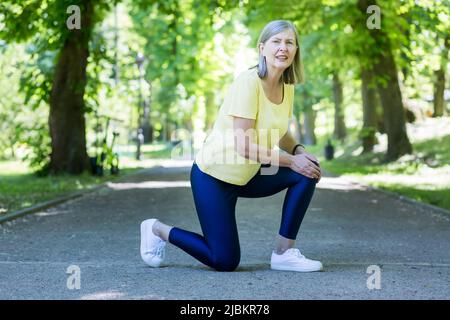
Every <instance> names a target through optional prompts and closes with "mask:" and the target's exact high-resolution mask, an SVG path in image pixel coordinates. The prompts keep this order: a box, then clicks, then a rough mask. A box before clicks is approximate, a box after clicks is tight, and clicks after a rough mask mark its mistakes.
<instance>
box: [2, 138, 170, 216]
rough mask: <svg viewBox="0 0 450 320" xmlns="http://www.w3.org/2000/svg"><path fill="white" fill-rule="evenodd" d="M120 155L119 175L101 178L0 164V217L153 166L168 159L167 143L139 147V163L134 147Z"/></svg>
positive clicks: (10, 162)
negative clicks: (38, 172) (50, 173)
mask: <svg viewBox="0 0 450 320" xmlns="http://www.w3.org/2000/svg"><path fill="white" fill-rule="evenodd" d="M123 149H126V150H128V151H127V152H128V153H127V152H125V151H124V152H123V153H121V155H120V159H121V160H120V168H121V171H120V174H119V175H111V174H110V173H109V172H108V171H107V170H105V175H104V176H102V177H96V176H92V175H91V174H89V173H87V172H86V173H84V174H82V175H79V176H71V175H62V176H48V177H38V176H36V175H35V174H34V173H33V172H31V171H30V169H29V168H28V166H27V165H26V164H25V163H23V162H20V161H0V214H5V213H9V212H13V211H16V210H19V209H23V208H26V207H29V206H32V205H35V204H38V203H41V202H44V201H48V200H51V199H54V198H57V197H61V196H64V195H67V194H70V193H72V192H76V191H80V190H85V189H88V188H91V187H94V186H96V185H99V184H102V183H104V182H107V181H113V180H115V179H117V178H120V177H123V176H124V175H126V174H129V173H131V172H135V171H137V170H139V169H142V168H146V167H150V166H153V165H155V164H156V163H157V162H155V160H157V159H163V158H170V150H171V146H170V145H169V144H161V143H160V144H152V145H144V146H143V147H142V157H141V159H142V160H141V161H137V160H135V159H134V157H135V147H133V146H130V147H124V148H123Z"/></svg>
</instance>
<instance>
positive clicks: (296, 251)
mask: <svg viewBox="0 0 450 320" xmlns="http://www.w3.org/2000/svg"><path fill="white" fill-rule="evenodd" d="M292 252H294V255H295V256H297V257H298V258H300V259H304V258H305V256H304V255H302V253H301V252H300V250H299V249H297V248H295V249H292Z"/></svg>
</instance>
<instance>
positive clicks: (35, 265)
mask: <svg viewBox="0 0 450 320" xmlns="http://www.w3.org/2000/svg"><path fill="white" fill-rule="evenodd" d="M166 164H167V166H158V167H155V168H151V169H148V170H145V171H143V172H140V173H139V174H137V175H133V176H129V177H126V179H125V181H126V182H121V183H115V184H110V185H109V187H105V188H101V189H99V190H97V191H96V192H93V193H90V194H87V195H84V196H83V197H81V198H78V199H76V200H73V201H70V202H66V203H64V204H62V205H59V206H57V207H54V208H51V209H48V210H46V211H45V212H39V213H36V214H33V215H29V216H26V217H23V218H20V219H16V220H14V221H11V222H7V223H4V224H2V225H0V299H230V300H234V299H262V300H265V299H449V298H450V214H447V213H445V212H440V211H435V210H432V209H425V208H424V207H421V206H418V205H414V204H411V203H408V202H405V201H401V200H399V199H397V198H395V197H392V196H390V195H387V194H384V193H381V192H377V191H373V190H365V188H364V187H361V186H359V185H357V184H353V183H349V182H346V181H344V180H343V179H340V178H331V177H324V178H322V180H321V182H320V183H319V184H318V189H317V192H316V193H315V195H314V198H313V200H312V203H311V206H310V208H309V211H308V213H307V215H306V217H305V219H304V221H303V224H302V228H301V229H300V233H299V240H298V244H299V246H300V247H301V250H302V252H303V253H304V254H305V255H306V256H310V257H312V258H315V259H320V260H321V261H322V262H323V264H324V266H325V271H324V272H318V273H293V272H280V271H272V270H270V269H269V259H270V252H271V248H272V245H273V243H274V240H275V237H276V234H277V229H278V225H279V220H280V209H281V206H282V201H283V198H284V194H285V191H283V192H281V193H279V194H277V195H274V196H272V197H268V198H261V199H244V198H240V199H239V200H238V204H237V220H238V228H239V234H240V242H241V249H242V250H241V251H242V259H241V264H240V266H239V268H238V270H237V271H235V272H231V273H230V272H216V271H213V270H212V269H209V268H208V267H205V266H204V265H202V264H201V263H199V262H197V261H196V260H194V259H193V258H191V257H190V256H188V255H187V254H185V253H184V252H182V251H181V250H180V249H178V248H176V247H174V246H171V245H169V246H168V249H167V260H166V263H167V267H164V268H160V269H152V268H149V267H147V266H146V265H145V264H143V262H142V261H141V259H140V256H139V241H140V240H139V238H140V235H139V224H140V222H141V221H142V220H144V219H146V218H150V217H157V218H160V219H161V220H162V221H164V222H167V223H169V224H174V225H176V226H179V227H183V228H187V229H189V230H192V231H196V232H199V231H200V228H199V224H198V221H197V217H196V214H195V207H194V203H193V199H192V193H191V190H190V187H189V170H190V167H189V163H188V164H187V165H186V166H178V167H170V166H169V165H170V164H171V162H167V163H166ZM172 164H173V163H172ZM71 265H75V266H77V267H78V268H79V270H80V275H81V277H80V289H73V290H70V289H68V287H67V279H68V277H70V276H71V275H70V274H68V273H66V272H67V269H68V267H69V266H71ZM370 265H376V266H378V267H379V268H380V274H381V278H380V279H381V282H380V285H381V288H380V289H376V288H375V289H372V290H370V289H368V286H367V281H368V277H371V276H372V278H373V277H374V275H375V274H368V273H367V268H368V267H369V266H370ZM75 268H76V267H75ZM372 278H371V279H372ZM369 283H371V284H376V282H375V281H369ZM72 284H76V282H72Z"/></svg>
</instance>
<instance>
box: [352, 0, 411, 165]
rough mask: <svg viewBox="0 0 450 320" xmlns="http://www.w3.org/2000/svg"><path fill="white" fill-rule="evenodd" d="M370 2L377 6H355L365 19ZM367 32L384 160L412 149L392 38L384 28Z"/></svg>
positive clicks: (365, 1)
mask: <svg viewBox="0 0 450 320" xmlns="http://www.w3.org/2000/svg"><path fill="white" fill-rule="evenodd" d="M371 5H377V3H376V1H374V0H358V3H357V6H358V9H359V10H360V12H361V16H362V17H363V18H364V19H363V21H364V22H365V20H366V17H367V8H368V7H369V6H371ZM382 12H383V11H382ZM382 17H383V16H382ZM383 20H384V19H383V18H382V21H383ZM359 25H360V26H361V25H362V26H364V27H365V26H366V24H365V23H360V24H359ZM367 34H368V36H369V37H370V38H371V39H372V40H373V42H374V44H375V46H374V47H373V48H371V50H370V51H369V52H367V53H366V54H369V55H370V57H371V59H372V61H373V63H374V64H373V72H374V75H375V77H376V81H377V88H378V93H379V95H380V99H381V104H382V106H383V111H384V113H383V114H384V123H385V125H386V132H387V136H388V149H387V154H386V160H388V161H392V160H396V159H398V158H399V157H400V156H402V155H404V154H408V153H411V152H412V146H411V143H410V142H409V139H408V135H407V132H406V125H405V115H404V111H403V102H402V94H401V91H400V87H399V82H398V77H397V66H396V63H395V59H394V55H393V51H392V46H391V40H390V39H389V37H388V35H387V34H386V33H385V32H384V31H383V29H382V28H381V29H377V28H374V29H369V30H368V31H367Z"/></svg>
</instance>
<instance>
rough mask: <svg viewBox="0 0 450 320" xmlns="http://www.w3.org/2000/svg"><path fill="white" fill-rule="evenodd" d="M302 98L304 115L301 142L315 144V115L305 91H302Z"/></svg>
mask: <svg viewBox="0 0 450 320" xmlns="http://www.w3.org/2000/svg"><path fill="white" fill-rule="evenodd" d="M303 98H304V99H303V101H304V114H305V116H304V117H303V129H304V136H303V142H304V144H306V145H315V144H316V143H317V140H316V135H315V133H314V129H315V121H316V115H315V114H314V110H313V108H312V104H311V103H309V99H308V94H307V93H306V91H304V92H303Z"/></svg>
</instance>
